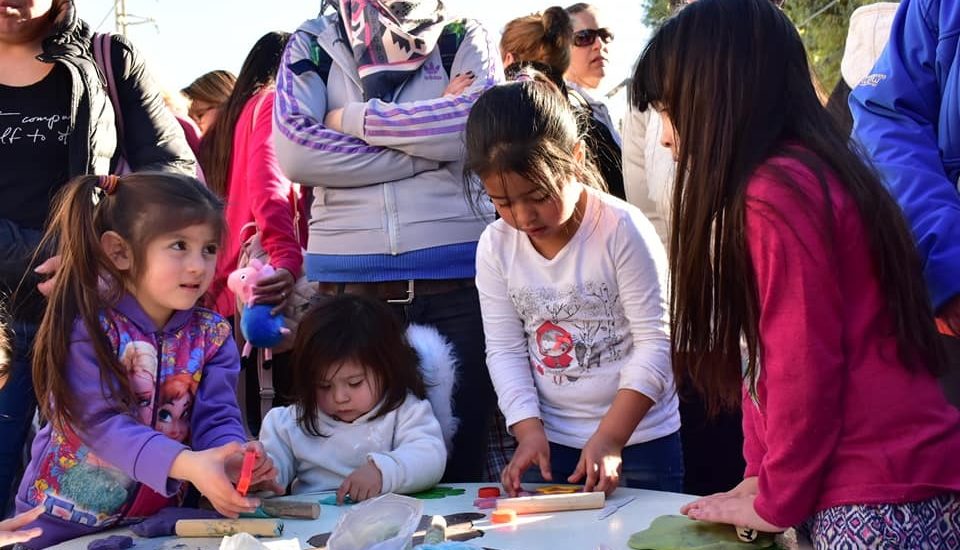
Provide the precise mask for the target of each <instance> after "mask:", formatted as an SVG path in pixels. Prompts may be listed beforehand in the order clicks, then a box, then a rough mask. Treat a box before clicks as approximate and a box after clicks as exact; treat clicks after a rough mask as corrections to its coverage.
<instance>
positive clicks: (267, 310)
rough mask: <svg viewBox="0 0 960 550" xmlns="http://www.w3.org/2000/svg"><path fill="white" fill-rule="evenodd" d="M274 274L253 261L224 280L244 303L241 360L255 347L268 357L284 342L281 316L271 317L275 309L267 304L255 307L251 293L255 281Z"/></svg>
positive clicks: (288, 330) (266, 265)
mask: <svg viewBox="0 0 960 550" xmlns="http://www.w3.org/2000/svg"><path fill="white" fill-rule="evenodd" d="M274 273H275V271H274V269H273V266H271V265H270V264H265V263H263V262H261V261H260V260H258V259H256V258H254V259H251V260H250V263H249V264H248V265H247V267H242V268H240V269H238V270H236V271H234V272H233V273H231V274H230V276H229V277H227V288H229V289H230V290H232V291H233V293H234V294H236V295H237V297H238V298H239V299H240V301H241V302H243V304H244V305H243V311H241V312H240V331H241V332H242V333H243V337H244V338H245V339H246V340H247V343H246V344H244V346H243V356H244V357H246V356H248V355H250V351H251V350H252V349H253V347H254V346H256V347H258V348H260V349H263V350H265V353H266V357H267V358H269V357H270V348H272V347H273V346H276V345H277V344H279V343H280V341H281V340H283V335H284V334H288V333H289V332H290V329H288V328H286V327H284V326H283V316H282V315H273V314H272V313H271V310H272V309H273V308H274V306H272V305H269V304H254V303H253V289H254V287H255V286H257V281H259V280H261V279H264V278H266V277H269V276H271V275H273V274H274Z"/></svg>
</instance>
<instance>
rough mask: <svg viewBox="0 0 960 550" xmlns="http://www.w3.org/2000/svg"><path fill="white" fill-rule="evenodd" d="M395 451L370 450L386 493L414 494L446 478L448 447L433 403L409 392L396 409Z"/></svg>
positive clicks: (368, 456)
mask: <svg viewBox="0 0 960 550" xmlns="http://www.w3.org/2000/svg"><path fill="white" fill-rule="evenodd" d="M396 413H397V419H396V421H397V428H396V432H395V434H394V440H393V450H392V451H390V452H380V453H370V454H368V455H367V458H369V459H370V460H373V462H374V464H376V465H377V468H378V469H379V470H380V474H381V475H382V476H383V486H382V488H381V492H383V493H415V492H417V491H423V490H425V489H429V488H430V487H433V486H434V485H436V484H437V482H438V481H440V478H441V477H443V470H444V468H445V467H446V465H447V447H446V445H444V443H443V434H442V433H441V432H440V423H439V422H437V419H436V417H435V416H433V409H432V408H431V407H430V402H429V401H427V400H425V399H417V398H416V397H414V396H413V395H408V396H407V399H406V400H405V401H404V402H403V404H402V405H400V408H399V409H397V411H396Z"/></svg>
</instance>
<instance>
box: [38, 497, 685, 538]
mask: <svg viewBox="0 0 960 550" xmlns="http://www.w3.org/2000/svg"><path fill="white" fill-rule="evenodd" d="M491 485H493V484H491V483H454V484H445V486H448V487H455V488H462V489H465V490H466V492H465V493H464V494H462V495H459V496H448V497H445V498H442V499H435V500H423V501H422V502H423V513H424V515H435V514H439V515H447V514H453V513H458V512H482V513H485V514H486V516H487V518H486V519H483V520H479V521H476V522H474V527H475V528H477V529H480V530H481V531H483V532H484V536H483V537H480V538H476V539H473V540H471V541H469V542H471V543H473V544H475V545H477V546H482V547H488V548H495V549H497V550H537V549H539V548H543V549H555V548H570V549H577V550H580V549H585V550H614V549H616V550H620V549H626V548H628V546H627V540H628V539H629V538H630V535H631V534H633V533H636V532H637V531H640V530H643V529H646V528H647V527H648V526H649V525H650V522H651V521H653V519H654V518H656V517H657V516H661V515H665V514H676V513H678V511H679V510H680V506H682V505H683V504H685V503H687V502H690V501H691V500H693V499H694V498H695V497H692V496H689V495H681V494H676V493H661V492H657V491H644V490H640V489H628V488H624V487H621V488H618V489H617V491H616V492H615V493H614V494H613V496H611V497H610V498H608V499H607V504H608V505H611V504H618V503H622V502H624V501H625V500H627V499H628V498H629V497H631V496H635V497H636V499H635V500H633V501H632V502H630V503H629V504H627V505H626V506H624V507H623V508H621V509H620V510H618V511H617V512H615V513H614V514H613V515H612V516H610V517H608V518H607V519H603V520H601V519H598V517H597V516H598V514H599V513H600V510H583V511H575V512H554V513H549V514H532V515H523V516H519V517H518V518H517V521H516V522H513V523H509V524H492V523H491V522H490V521H489V516H490V512H491V511H492V510H478V509H477V508H475V507H474V506H473V501H474V499H475V498H476V497H477V489H478V488H480V487H485V486H491ZM289 498H292V499H295V500H307V499H308V497H307V495H297V496H296V497H289ZM314 498H319V497H314ZM344 510H346V507H337V506H323V507H322V510H321V512H320V517H319V518H318V519H316V520H312V521H310V520H289V519H286V520H283V521H284V531H283V537H281V539H280V540H283V539H292V538H297V539H298V540H299V543H300V548H313V547H312V546H310V545H309V544H307V540H308V539H310V537H313V536H314V535H318V534H320V533H325V532H329V531H332V530H333V526H334V525H335V524H336V521H337V518H338V517H339V516H340V514H341V513H342V512H343V511H344ZM109 535H130V536H133V537H134V542H135V546H134V547H133V549H134V550H159V549H164V550H194V549H208V548H209V549H216V548H219V546H220V541H221V539H219V538H190V539H178V538H176V537H161V538H155V539H141V538H137V537H136V536H135V535H133V534H132V533H131V532H130V531H129V530H127V529H115V530H112V531H108V532H104V533H100V534H98V535H93V536H89V537H83V538H79V539H75V540H72V541H70V542H67V543H63V544H60V545H58V546H54V547H53V548H56V549H59V550H67V549H76V550H79V549H86V547H87V544H88V543H89V542H90V541H92V540H95V539H98V538H103V537H105V536H109ZM261 540H262V541H263V542H265V543H267V542H269V541H270V540H271V539H261ZM178 545H180V546H178Z"/></svg>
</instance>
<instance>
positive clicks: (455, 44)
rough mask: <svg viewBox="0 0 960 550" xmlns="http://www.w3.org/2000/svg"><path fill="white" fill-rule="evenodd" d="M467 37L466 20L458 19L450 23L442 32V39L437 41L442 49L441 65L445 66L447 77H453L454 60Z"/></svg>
mask: <svg viewBox="0 0 960 550" xmlns="http://www.w3.org/2000/svg"><path fill="white" fill-rule="evenodd" d="M466 35H467V27H466V20H465V19H458V20H456V21H454V22H452V23H449V24H448V25H447V26H446V27H444V28H443V31H441V32H440V38H439V39H437V47H438V48H440V63H442V64H443V70H445V71H447V77H448V78H449V77H452V76H453V73H452V72H451V71H453V60H454V59H456V58H457V50H459V49H460V44H462V43H463V37H464V36H466Z"/></svg>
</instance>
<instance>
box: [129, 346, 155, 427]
mask: <svg viewBox="0 0 960 550" xmlns="http://www.w3.org/2000/svg"><path fill="white" fill-rule="evenodd" d="M120 363H121V364H122V365H123V366H124V367H125V369H126V372H127V379H128V380H129V381H130V389H131V390H132V391H133V394H134V396H135V397H136V400H137V402H136V403H135V404H134V406H135V408H136V411H135V412H136V416H137V420H139V421H140V422H141V423H143V424H146V425H147V426H149V425H151V424H152V423H153V401H154V397H155V396H156V393H157V368H158V366H159V364H160V363H159V361H157V348H156V347H154V345H153V344H151V343H150V342H143V341H131V342H127V344H126V345H125V346H122V351H121V352H120Z"/></svg>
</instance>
